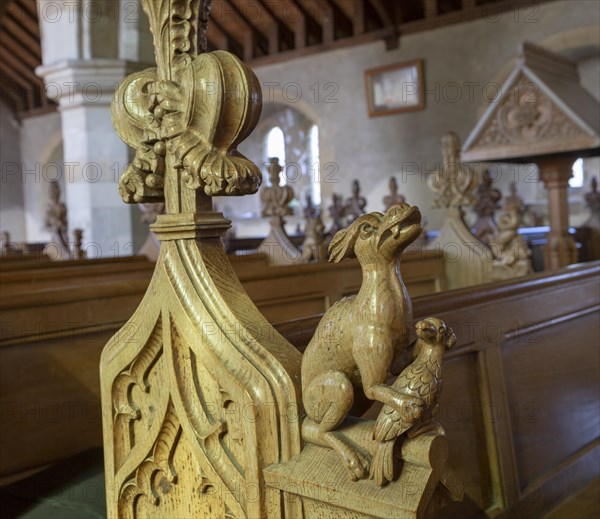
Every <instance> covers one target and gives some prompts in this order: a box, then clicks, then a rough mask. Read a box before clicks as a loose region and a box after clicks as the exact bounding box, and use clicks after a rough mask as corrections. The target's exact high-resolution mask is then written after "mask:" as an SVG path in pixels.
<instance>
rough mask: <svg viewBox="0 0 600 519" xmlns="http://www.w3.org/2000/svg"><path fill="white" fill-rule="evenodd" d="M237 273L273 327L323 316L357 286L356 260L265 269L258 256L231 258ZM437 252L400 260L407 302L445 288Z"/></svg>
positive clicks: (418, 252)
mask: <svg viewBox="0 0 600 519" xmlns="http://www.w3.org/2000/svg"><path fill="white" fill-rule="evenodd" d="M231 262H232V264H233V267H234V270H235V273H236V274H237V276H238V278H239V279H240V281H241V282H242V285H243V286H244V288H245V290H246V292H248V295H249V296H250V298H251V299H252V301H253V302H254V304H255V305H256V306H257V307H258V309H259V310H260V311H261V313H262V314H263V315H264V316H265V317H266V318H267V320H268V321H270V322H272V323H277V322H283V321H287V320H290V319H294V318H297V317H299V316H307V315H313V314H317V313H322V312H325V311H326V310H327V309H328V308H329V307H330V306H331V305H332V304H333V303H335V302H336V301H338V300H339V299H341V298H342V297H345V296H349V295H352V294H356V293H357V292H358V290H359V288H360V284H361V279H362V276H361V271H360V265H359V264H358V261H357V260H346V261H343V262H342V263H339V264H332V263H325V262H323V263H310V264H304V265H290V266H277V267H269V266H267V260H266V258H264V257H261V256H260V255H252V256H249V257H244V256H233V257H231ZM444 268H445V267H444V260H443V254H442V253H441V252H440V251H426V250H414V251H407V252H405V253H404V255H403V256H402V278H403V279H404V282H405V283H406V287H407V290H408V292H409V294H410V295H411V297H416V296H420V295H423V294H430V293H432V292H439V291H440V290H443V289H444V288H445V280H444Z"/></svg>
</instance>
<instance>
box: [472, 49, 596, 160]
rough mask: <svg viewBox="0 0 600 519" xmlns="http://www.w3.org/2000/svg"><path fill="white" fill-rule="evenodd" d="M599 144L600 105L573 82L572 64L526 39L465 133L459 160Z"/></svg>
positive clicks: (501, 157) (541, 153)
mask: <svg viewBox="0 0 600 519" xmlns="http://www.w3.org/2000/svg"><path fill="white" fill-rule="evenodd" d="M599 146H600V104H599V103H598V101H596V99H595V98H594V97H593V96H592V95H591V94H590V93H589V92H588V91H586V90H585V89H584V88H583V87H582V86H581V84H580V83H579V74H578V71H577V64H576V63H575V62H573V61H571V60H569V59H567V58H564V57H563V56H560V55H558V54H555V53H553V52H550V51H548V50H546V49H544V48H542V47H539V46H537V45H534V44H532V43H528V42H525V43H523V44H522V45H521V48H520V51H519V59H518V62H517V66H516V68H515V70H514V71H513V72H512V73H511V74H510V76H509V77H508V79H507V80H506V81H505V83H504V84H503V85H502V88H501V89H500V93H499V95H498V97H497V98H496V99H495V100H494V102H492V103H491V104H490V106H489V108H488V109H487V110H486V112H485V114H484V115H483V117H482V118H481V120H480V121H479V123H478V124H477V126H476V127H475V129H474V130H473V131H472V132H471V134H470V135H469V137H468V139H467V140H466V141H465V144H464V146H463V149H462V159H463V160H464V161H478V160H486V161H499V160H505V159H513V160H514V159H532V158H533V157H540V156H544V155H551V154H557V153H565V152H575V151H584V150H593V149H596V148H598V147H599Z"/></svg>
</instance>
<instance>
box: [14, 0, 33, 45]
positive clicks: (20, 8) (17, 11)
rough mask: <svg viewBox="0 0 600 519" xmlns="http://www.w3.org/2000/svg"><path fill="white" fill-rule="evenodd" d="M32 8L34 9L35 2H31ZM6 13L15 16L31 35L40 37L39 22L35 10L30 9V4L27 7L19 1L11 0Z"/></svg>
mask: <svg viewBox="0 0 600 519" xmlns="http://www.w3.org/2000/svg"><path fill="white" fill-rule="evenodd" d="M33 9H36V7H35V3H34V4H33ZM7 14H8V15H10V16H12V17H13V18H15V19H16V20H17V22H18V23H20V24H21V25H22V26H23V27H24V28H25V29H27V31H28V32H29V33H30V34H31V35H32V36H35V37H36V38H37V39H38V40H39V39H40V24H39V22H38V18H37V10H34V11H32V10H31V5H30V6H29V7H27V6H25V5H23V4H22V3H21V2H19V1H16V2H15V1H13V2H12V3H11V5H10V6H9V8H8V12H7Z"/></svg>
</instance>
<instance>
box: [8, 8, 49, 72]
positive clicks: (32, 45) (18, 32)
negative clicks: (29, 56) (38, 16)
mask: <svg viewBox="0 0 600 519" xmlns="http://www.w3.org/2000/svg"><path fill="white" fill-rule="evenodd" d="M2 28H3V29H5V30H7V31H8V32H10V33H11V34H12V35H13V36H14V37H15V39H16V40H17V41H20V42H23V44H24V45H25V46H26V47H27V48H28V49H29V50H30V51H31V52H32V53H33V55H34V56H35V57H36V58H38V59H39V60H40V61H41V60H42V49H41V45H40V41H39V40H37V39H36V38H35V37H34V36H32V35H31V34H29V32H28V31H26V30H25V29H23V27H21V26H20V25H19V24H18V23H17V22H15V20H13V19H12V18H11V17H10V16H6V18H5V19H4V20H3V23H2Z"/></svg>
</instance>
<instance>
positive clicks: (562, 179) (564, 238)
mask: <svg viewBox="0 0 600 519" xmlns="http://www.w3.org/2000/svg"><path fill="white" fill-rule="evenodd" d="M574 161H575V158H573V157H568V156H567V157H560V158H552V159H545V160H539V161H538V167H539V168H540V179H541V180H542V181H543V182H544V184H545V186H546V189H547V191H548V218H549V219H550V232H549V233H548V244H547V245H546V248H545V250H544V261H545V267H546V270H558V269H560V268H562V267H566V266H567V265H570V264H571V263H576V262H577V246H576V244H575V240H574V239H573V238H572V237H571V235H570V234H569V201H568V198H567V188H568V187H569V179H570V178H571V175H572V166H573V162H574Z"/></svg>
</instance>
